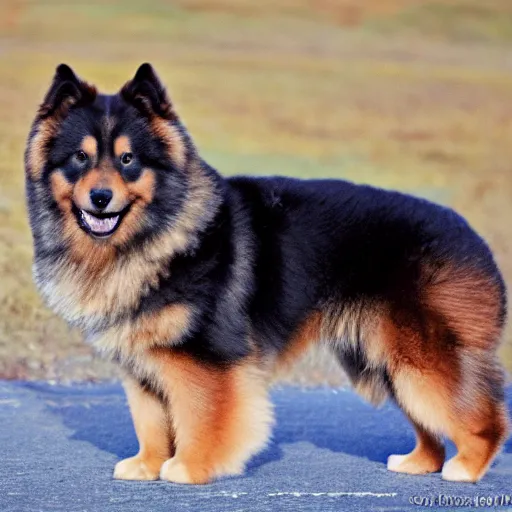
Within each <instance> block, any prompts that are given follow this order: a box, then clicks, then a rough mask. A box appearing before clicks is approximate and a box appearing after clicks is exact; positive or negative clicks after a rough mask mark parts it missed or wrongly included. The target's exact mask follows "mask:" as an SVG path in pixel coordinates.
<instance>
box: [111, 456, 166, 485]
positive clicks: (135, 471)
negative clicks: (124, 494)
mask: <svg viewBox="0 0 512 512" xmlns="http://www.w3.org/2000/svg"><path fill="white" fill-rule="evenodd" d="M114 478H115V479H117V480H158V470H155V469H150V468H149V467H148V465H147V464H146V463H145V462H143V461H142V459H141V458H140V457H139V456H138V455H136V456H135V457H130V458H129V459H124V460H122V461H121V462H118V463H117V464H116V467H115V469H114Z"/></svg>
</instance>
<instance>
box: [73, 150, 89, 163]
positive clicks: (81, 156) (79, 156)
mask: <svg viewBox="0 0 512 512" xmlns="http://www.w3.org/2000/svg"><path fill="white" fill-rule="evenodd" d="M73 158H74V160H75V161H76V162H78V163H79V164H84V163H85V162H87V160H89V157H88V156H87V153H86V152H85V151H82V150H80V151H77V152H76V153H75V154H74V155H73Z"/></svg>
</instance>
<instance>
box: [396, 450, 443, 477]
mask: <svg viewBox="0 0 512 512" xmlns="http://www.w3.org/2000/svg"><path fill="white" fill-rule="evenodd" d="M442 465H443V461H442V460H436V459H434V458H431V457H428V456H425V455H424V456H421V455H420V454H419V453H414V452H412V453H408V454H407V455H390V456H389V458H388V469H389V471H394V472H396V473H408V474H410V475H425V474H427V473H435V472H436V471H439V470H440V469H441V467H442Z"/></svg>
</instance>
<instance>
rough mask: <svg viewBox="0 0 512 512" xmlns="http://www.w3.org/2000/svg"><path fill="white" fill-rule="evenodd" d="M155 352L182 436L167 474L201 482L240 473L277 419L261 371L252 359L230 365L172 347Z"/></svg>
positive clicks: (178, 437) (176, 427) (158, 371)
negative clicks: (200, 358) (218, 364)
mask: <svg viewBox="0 0 512 512" xmlns="http://www.w3.org/2000/svg"><path fill="white" fill-rule="evenodd" d="M151 354H152V359H153V364H154V366H155V370H156V375H157V376H156V377H155V378H157V379H158V380H159V382H160V383H161V385H162V386H163V388H164V389H165V390H166V394H167V395H168V396H169V400H170V404H171V411H172V420H173V427H174V431H175V436H176V437H175V443H176V454H175V456H174V458H173V459H172V461H171V462H168V463H166V465H165V466H164V467H163V468H162V472H161V477H162V478H164V479H169V480H173V481H180V482H183V481H185V480H186V481H187V483H196V484H198V483H206V482H208V481H210V480H212V479H213V478H215V477H218V476H221V475H236V474H240V473H241V472H242V471H243V469H244V466H245V463H246V462H247V460H248V459H249V458H250V457H251V456H252V455H254V454H255V453H257V452H258V451H260V450H261V449H262V448H263V447H264V446H265V445H266V443H267V442H268V438H269V435H270V429H271V425H272V423H273V415H272V407H271V404H270V402H269V400H268V397H267V390H266V384H265V379H264V377H263V375H262V374H261V371H260V370H259V369H258V368H257V367H256V366H255V365H254V364H252V363H248V362H247V363H244V364H241V365H239V366H237V367H235V368H231V369H225V370H224V369H221V368H215V367H210V366H207V365H205V364H204V363H200V362H198V361H195V360H194V359H192V358H190V357H188V356H185V355H180V354H173V353H170V352H169V351H167V350H166V351H164V350H159V349H154V350H153V351H152V352H151Z"/></svg>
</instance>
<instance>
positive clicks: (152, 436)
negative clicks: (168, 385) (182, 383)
mask: <svg viewBox="0 0 512 512" xmlns="http://www.w3.org/2000/svg"><path fill="white" fill-rule="evenodd" d="M124 388H125V391H126V396H127V398H128V404H129V406H130V412H131V414H132V419H133V425H134V427H135V432H136V434H137V439H138V441H139V453H138V454H137V455H136V456H135V457H130V458H128V459H124V460H122V461H121V462H119V463H118V464H117V465H116V468H115V470H114V478H118V479H122V480H156V479H157V478H158V475H159V473H160V468H161V467H162V464H163V463H164V462H165V461H166V460H167V459H168V458H169V457H170V456H171V454H172V452H173V442H172V438H173V433H172V425H171V420H170V418H169V414H168V411H166V410H165V408H164V404H162V402H160V401H159V400H158V399H157V398H156V397H155V396H153V395H152V394H150V393H147V392H145V391H144V390H143V389H141V387H140V385H139V384H138V383H137V382H136V381H134V380H132V379H129V378H128V379H126V380H125V382H124Z"/></svg>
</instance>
